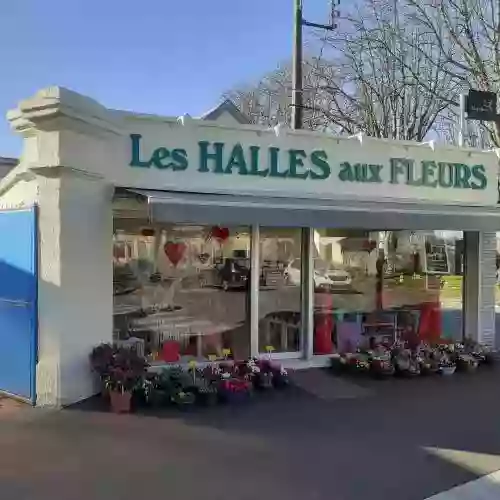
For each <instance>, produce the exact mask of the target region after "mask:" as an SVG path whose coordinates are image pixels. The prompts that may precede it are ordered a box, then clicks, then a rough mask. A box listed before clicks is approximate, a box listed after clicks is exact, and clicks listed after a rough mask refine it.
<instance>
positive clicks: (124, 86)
mask: <svg viewBox="0 0 500 500" xmlns="http://www.w3.org/2000/svg"><path fill="white" fill-rule="evenodd" d="M328 3H329V1H328V0H304V12H305V14H307V17H308V18H309V19H310V20H314V21H318V22H324V21H326V20H327V16H328ZM292 4H293V0H142V1H134V0H45V1H40V0H12V1H9V0H6V1H2V2H0V62H1V64H2V71H1V73H0V75H1V77H0V113H1V119H0V156H17V155H19V154H20V150H21V141H20V139H19V138H18V137H17V136H15V135H14V134H13V133H12V132H11V131H10V128H9V125H8V123H7V121H6V119H5V113H6V112H7V110H9V109H12V108H13V107H15V106H16V104H17V102H18V101H19V100H21V99H24V98H26V97H29V96H31V95H32V94H33V93H34V92H36V90H38V89H40V88H43V87H47V86H50V85H61V86H65V87H68V88H71V89H73V90H76V91H77V92H81V93H83V94H87V95H89V96H91V97H93V98H95V99H97V100H98V101H100V102H101V103H102V104H104V105H106V106H108V107H112V108H120V109H129V110H134V111H140V112H144V113H157V114H167V115H177V114H182V113H190V114H193V115H197V114H200V113H202V112H203V111H206V110H208V109H209V108H211V107H212V106H214V105H215V104H217V102H218V101H219V99H220V95H221V93H222V92H223V91H225V90H228V89H229V88H231V87H232V86H234V85H235V84H239V83H245V82H247V81H252V80H254V79H257V78H258V77H259V75H261V74H262V73H265V72H266V71H268V70H272V69H274V68H275V67H276V66H277V64H278V63H279V62H282V61H284V60H285V59H287V58H288V57H290V54H291V29H292V7H293V5H292Z"/></svg>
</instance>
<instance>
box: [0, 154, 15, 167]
mask: <svg viewBox="0 0 500 500" xmlns="http://www.w3.org/2000/svg"><path fill="white" fill-rule="evenodd" d="M18 163H19V160H18V159H17V158H9V157H7V156H0V166H9V167H15V166H16V165H17V164H18Z"/></svg>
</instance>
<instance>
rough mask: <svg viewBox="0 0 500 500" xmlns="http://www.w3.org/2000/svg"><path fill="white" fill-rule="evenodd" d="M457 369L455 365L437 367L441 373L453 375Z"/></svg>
mask: <svg viewBox="0 0 500 500" xmlns="http://www.w3.org/2000/svg"><path fill="white" fill-rule="evenodd" d="M456 370H457V367H456V366H441V368H440V369H439V371H440V373H441V375H445V376H450V375H453V374H454V373H455V372H456Z"/></svg>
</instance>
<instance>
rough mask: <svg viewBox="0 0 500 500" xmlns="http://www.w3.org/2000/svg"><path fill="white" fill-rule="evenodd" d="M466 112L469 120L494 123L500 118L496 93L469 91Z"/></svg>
mask: <svg viewBox="0 0 500 500" xmlns="http://www.w3.org/2000/svg"><path fill="white" fill-rule="evenodd" d="M465 111H466V112H467V119H468V120H480V121H484V122H490V121H494V120H495V119H496V118H497V116H498V115H497V95H496V94H495V93H494V92H481V91H480V90H469V95H468V96H467V98H466V100H465Z"/></svg>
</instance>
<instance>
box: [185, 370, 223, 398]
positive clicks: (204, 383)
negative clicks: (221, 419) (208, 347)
mask: <svg viewBox="0 0 500 500" xmlns="http://www.w3.org/2000/svg"><path fill="white" fill-rule="evenodd" d="M189 374H190V376H191V383H190V384H189V386H188V392H191V393H193V394H194V396H195V399H196V401H197V402H199V403H201V404H203V405H205V406H214V405H215V404H216V403H217V400H218V394H217V392H218V391H217V384H216V383H214V381H213V379H212V378H211V377H207V378H206V377H205V374H204V372H203V371H202V370H200V369H198V368H197V366H196V361H191V362H190V363H189Z"/></svg>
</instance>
